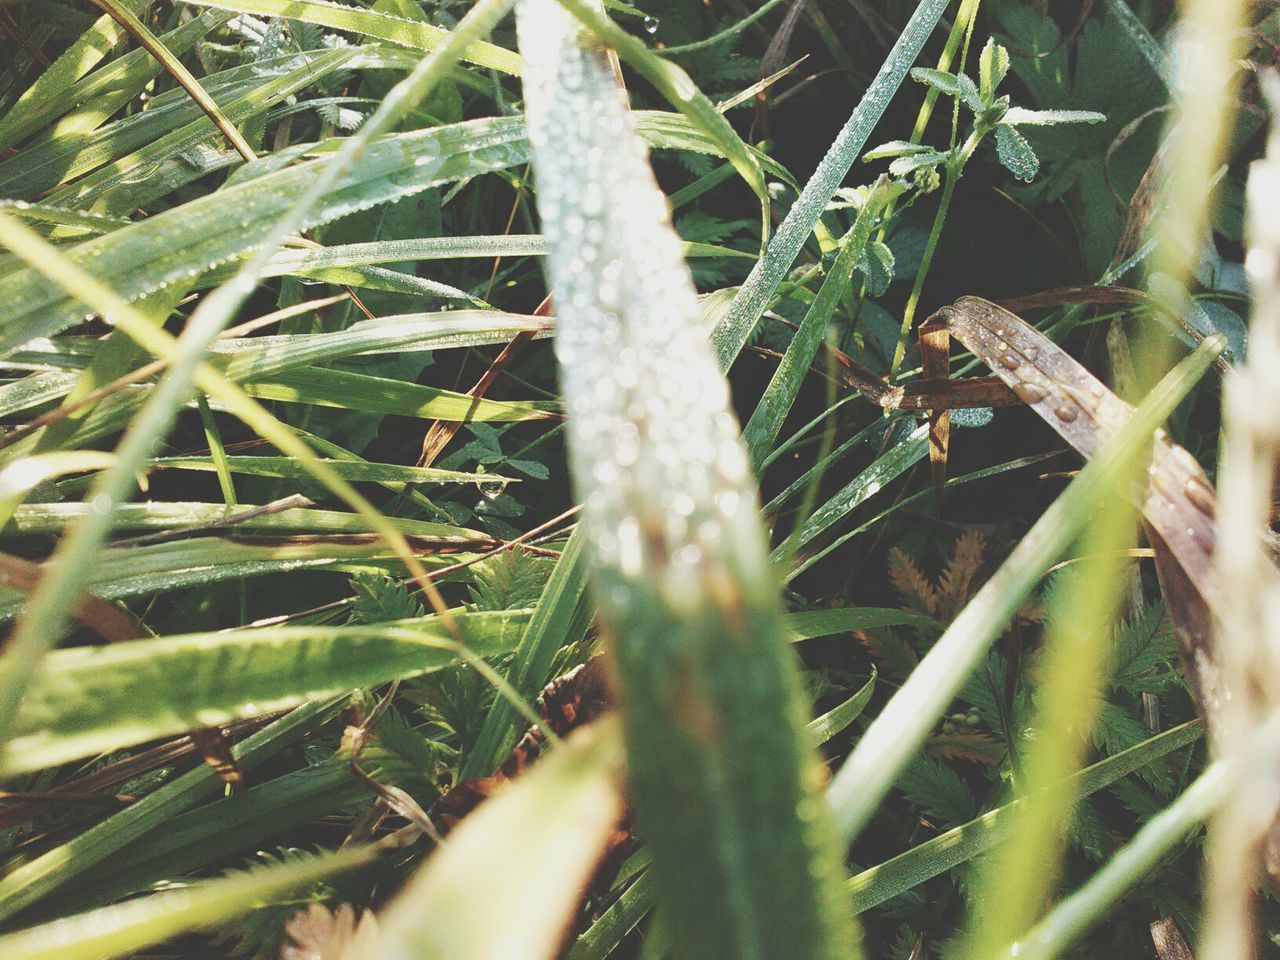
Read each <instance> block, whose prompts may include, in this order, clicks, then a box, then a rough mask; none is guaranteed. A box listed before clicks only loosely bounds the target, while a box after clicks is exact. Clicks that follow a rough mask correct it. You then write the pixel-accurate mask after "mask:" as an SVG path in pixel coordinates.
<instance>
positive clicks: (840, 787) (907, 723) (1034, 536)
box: [827, 338, 1223, 840]
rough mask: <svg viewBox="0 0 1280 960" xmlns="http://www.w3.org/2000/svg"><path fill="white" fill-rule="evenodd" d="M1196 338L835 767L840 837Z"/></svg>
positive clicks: (881, 789) (1073, 520)
mask: <svg viewBox="0 0 1280 960" xmlns="http://www.w3.org/2000/svg"><path fill="white" fill-rule="evenodd" d="M1222 346H1223V342H1222V341H1221V339H1220V338H1219V339H1218V340H1216V341H1214V342H1213V343H1210V342H1209V341H1206V345H1202V346H1201V348H1199V349H1197V350H1196V352H1195V353H1193V354H1192V355H1191V356H1190V357H1188V358H1187V359H1186V360H1184V361H1183V362H1182V363H1181V364H1179V365H1178V366H1177V367H1176V368H1175V369H1174V370H1173V371H1172V372H1171V373H1170V374H1169V375H1168V376H1167V377H1166V378H1165V379H1164V380H1162V381H1161V382H1160V384H1159V385H1158V387H1157V388H1156V389H1155V390H1153V391H1152V393H1151V394H1150V395H1149V396H1148V397H1147V398H1146V399H1145V400H1144V401H1143V403H1142V405H1141V406H1140V407H1139V408H1138V411H1137V412H1136V413H1135V414H1134V416H1133V418H1132V419H1130V420H1129V422H1128V423H1126V424H1125V425H1124V427H1123V428H1122V429H1121V431H1120V432H1119V434H1118V435H1117V436H1116V438H1115V440H1114V441H1113V442H1111V443H1108V444H1107V445H1106V446H1105V447H1104V449H1103V450H1102V451H1101V452H1100V453H1099V454H1098V455H1097V456H1096V457H1094V458H1093V459H1092V460H1090V461H1089V463H1088V464H1086V465H1085V467H1084V469H1083V470H1082V471H1081V472H1080V475H1079V476H1078V477H1076V479H1075V480H1074V481H1072V483H1071V485H1070V486H1069V487H1067V489H1066V490H1065V491H1064V492H1063V493H1062V494H1061V495H1060V496H1059V497H1058V499H1057V500H1055V501H1054V502H1053V504H1052V505H1051V506H1050V507H1049V509H1048V510H1046V511H1045V512H1044V514H1043V515H1042V516H1041V517H1040V519H1039V520H1037V521H1036V523H1035V525H1034V526H1032V528H1031V530H1030V531H1028V533H1027V535H1026V536H1025V537H1023V538H1022V540H1021V541H1020V542H1019V543H1018V546H1017V547H1015V548H1014V550H1013V552H1012V553H1011V554H1010V555H1009V557H1008V558H1007V559H1006V560H1005V562H1004V563H1003V564H1001V566H1000V569H999V570H997V571H996V573H995V574H993V575H992V577H991V579H990V580H988V581H987V583H986V584H985V585H984V586H983V587H982V589H981V590H979V591H978V593H977V594H976V595H975V596H974V598H973V599H972V600H971V601H970V602H969V603H968V605H966V606H965V608H964V610H962V611H961V612H960V615H959V616H958V617H956V619H955V621H954V622H953V623H952V624H951V626H950V627H948V628H947V630H946V632H945V633H943V635H942V637H940V638H939V640H938V642H937V643H936V644H935V645H934V646H933V648H932V649H930V651H929V653H928V654H927V655H926V656H925V657H924V659H922V660H921V661H920V663H919V665H918V666H917V667H916V669H915V670H913V671H912V673H911V676H910V677H909V678H908V679H907V681H906V683H904V684H903V685H902V687H901V688H900V689H899V691H898V692H897V694H895V695H894V697H893V699H892V700H890V701H889V703H888V704H886V706H885V708H884V710H882V711H881V713H880V715H879V716H878V717H877V718H876V720H875V722H873V723H872V724H871V726H870V727H869V728H868V729H867V732H866V733H865V734H864V735H863V737H862V739H861V740H859V741H858V745H857V746H856V747H855V748H854V751H853V753H852V755H850V757H849V759H848V760H846V761H845V763H844V765H843V766H842V767H841V768H840V769H839V770H838V771H837V772H836V775H835V777H834V779H833V780H832V783H831V787H830V788H829V790H828V792H827V796H828V799H829V801H830V803H831V805H832V807H833V809H834V810H835V814H836V820H837V824H838V826H839V828H840V830H841V833H842V834H843V836H844V837H845V838H846V839H850V840H851V839H852V838H853V837H854V836H855V835H856V834H857V833H858V831H859V830H860V829H861V828H862V827H863V826H864V825H865V824H866V822H867V820H868V819H869V817H870V816H871V814H872V813H873V812H874V811H875V809H876V807H877V806H878V805H879V803H880V802H881V800H883V798H884V796H885V794H886V793H887V792H888V790H889V788H890V786H892V784H893V781H894V778H895V777H896V776H897V774H898V771H899V770H900V769H901V766H902V764H903V763H905V762H906V760H907V759H908V758H909V757H910V756H911V754H912V752H913V751H914V750H915V749H916V746H917V744H918V743H919V742H920V740H921V739H922V738H923V737H924V735H925V734H926V733H927V732H928V731H929V729H930V728H931V727H932V726H933V724H934V723H935V722H936V720H937V718H938V717H939V716H940V715H941V713H942V711H943V710H945V709H946V707H947V705H948V704H949V703H950V702H951V700H952V699H953V698H954V697H955V695H956V693H957V692H958V691H959V689H960V687H961V686H962V685H963V684H964V682H965V679H966V678H967V677H968V676H969V674H970V673H971V672H972V670H973V667H974V666H975V665H976V664H977V662H978V660H979V658H980V657H981V656H982V655H983V654H984V653H985V651H986V650H987V647H988V646H989V645H990V644H991V642H992V641H993V640H995V638H996V637H997V636H999V634H1000V632H1001V631H1002V630H1003V629H1004V627H1005V625H1006V624H1007V623H1008V621H1009V618H1010V617H1011V616H1012V615H1013V614H1014V612H1015V611H1016V610H1017V608H1018V605H1019V604H1021V603H1022V601H1023V600H1024V599H1025V597H1026V595H1027V594H1028V592H1029V591H1030V590H1031V589H1032V587H1034V586H1035V584H1036V583H1037V582H1038V581H1039V579H1040V578H1041V577H1042V576H1043V575H1044V573H1045V572H1046V571H1047V570H1048V569H1049V567H1050V566H1051V565H1052V564H1053V563H1054V561H1056V560H1057V559H1058V557H1059V556H1060V555H1061V553H1062V551H1063V550H1065V549H1066V547H1067V545H1068V544H1069V543H1071V541H1072V540H1073V539H1074V538H1075V536H1076V535H1077V533H1078V532H1079V530H1080V529H1081V528H1082V527H1083V525H1084V523H1085V522H1086V520H1087V519H1088V518H1089V516H1090V515H1091V514H1092V512H1093V508H1094V506H1095V505H1096V504H1097V503H1098V502H1100V501H1101V500H1102V499H1103V498H1104V497H1106V496H1107V495H1108V494H1109V493H1110V492H1111V491H1112V489H1113V486H1112V485H1113V482H1114V480H1115V478H1116V477H1117V476H1120V475H1122V474H1123V472H1124V468H1126V467H1127V466H1129V465H1130V464H1131V463H1132V462H1133V461H1134V460H1135V459H1136V458H1137V457H1138V456H1140V455H1141V452H1142V451H1143V450H1145V449H1146V445H1147V443H1148V442H1149V440H1150V437H1151V435H1152V433H1153V432H1154V430H1155V429H1156V427H1158V426H1159V425H1160V424H1161V423H1162V422H1163V421H1164V420H1165V419H1166V418H1167V417H1168V415H1169V413H1170V412H1171V411H1172V410H1173V408H1174V407H1175V406H1176V405H1177V404H1178V402H1179V401H1181V399H1182V398H1183V397H1185V396H1186V394H1187V392H1188V391H1190V389H1191V388H1192V386H1194V384H1195V383H1196V381H1197V380H1198V379H1199V378H1200V376H1201V375H1202V374H1203V373H1204V371H1205V370H1206V369H1207V368H1208V366H1209V364H1211V363H1212V361H1213V358H1214V357H1215V356H1216V355H1217V354H1218V353H1219V352H1220V351H1221V349H1222Z"/></svg>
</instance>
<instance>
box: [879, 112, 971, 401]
mask: <svg viewBox="0 0 1280 960" xmlns="http://www.w3.org/2000/svg"><path fill="white" fill-rule="evenodd" d="M981 142H982V137H981V136H980V135H979V134H978V132H977V131H976V130H975V131H974V132H973V133H971V134H969V139H968V140H966V141H965V144H964V146H963V147H962V148H961V150H960V152H959V153H958V154H956V155H955V157H954V158H953V159H952V160H951V161H950V162H949V163H948V164H947V165H946V176H945V179H944V180H943V184H942V198H941V200H940V201H939V202H938V212H937V213H935V214H934V216H933V226H932V227H931V228H930V230H929V241H928V242H927V243H926V244H925V247H924V253H923V254H922V255H921V257H920V269H918V270H917V271H916V279H915V283H914V284H912V286H911V295H910V296H909V297H907V306H906V309H905V310H903V312H902V326H901V328H900V329H899V330H898V343H897V345H896V346H895V347H894V348H893V364H892V365H891V366H890V367H889V382H890V383H892V382H893V381H895V380H896V379H897V378H898V370H899V369H900V368H901V367H902V361H903V359H905V357H906V355H907V341H908V339H909V338H910V336H911V326H912V324H913V323H914V322H915V318H916V307H917V306H918V305H919V303H920V294H921V293H922V292H923V291H924V281H925V278H926V277H927V276H928V275H929V268H930V267H931V266H932V265H933V254H934V252H935V251H936V250H937V249H938V240H939V238H940V237H941V236H942V225H943V224H944V223H945V222H946V220H947V214H948V213H949V212H950V211H951V198H952V197H953V196H954V195H955V191H956V182H957V181H958V180H959V179H960V177H961V175H962V174H963V172H964V167H965V164H966V163H968V162H969V158H970V157H972V156H973V152H974V151H975V150H977V149H978V144H979V143H981Z"/></svg>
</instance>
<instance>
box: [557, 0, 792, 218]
mask: <svg viewBox="0 0 1280 960" xmlns="http://www.w3.org/2000/svg"><path fill="white" fill-rule="evenodd" d="M560 5H561V6H563V7H564V8H565V9H566V10H568V11H569V12H570V13H572V14H573V15H574V16H575V17H576V18H577V19H578V20H579V21H580V22H581V23H582V24H583V25H584V26H586V28H587V29H588V30H590V31H591V32H592V33H593V34H594V35H595V36H596V37H597V38H599V39H600V40H601V41H603V42H604V43H607V44H610V45H611V46H612V47H613V48H614V50H616V51H617V53H618V56H619V57H621V58H622V59H623V60H625V61H626V62H627V63H629V64H631V66H632V67H633V68H634V69H635V70H636V72H637V73H639V74H640V75H641V76H642V77H644V78H645V79H646V80H648V81H649V82H650V83H651V84H653V86H654V89H655V90H657V91H658V93H659V94H661V95H662V97H663V98H664V99H665V100H666V101H667V102H668V103H670V104H671V105H672V106H673V107H675V108H676V109H677V110H679V111H680V112H681V113H683V114H684V115H685V116H686V117H688V118H689V121H690V122H691V123H693V124H694V125H695V126H697V127H698V128H699V129H701V130H702V131H703V132H704V133H706V135H707V136H708V137H709V138H711V140H712V141H714V142H715V143H716V145H717V146H719V147H720V149H721V150H722V151H723V152H724V155H725V157H726V158H727V159H728V161H729V162H730V163H731V164H733V167H734V169H735V170H737V171H738V174H739V176H741V177H742V179H743V180H745V181H746V183H747V186H749V187H750V188H751V191H752V192H753V193H754V194H755V195H756V196H757V197H759V199H760V217H761V220H760V222H761V224H762V225H763V230H764V236H765V237H768V235H769V190H768V187H767V185H766V184H765V179H764V170H763V169H761V166H760V162H759V160H757V159H756V157H755V155H754V154H752V152H751V151H750V150H749V149H748V148H747V145H746V144H745V143H743V142H742V138H741V137H739V136H738V133H737V131H736V130H734V129H733V127H732V126H731V125H730V124H729V121H728V120H726V119H725V118H724V115H723V114H721V113H720V111H718V110H717V109H716V107H715V104H713V103H712V102H711V101H710V100H708V99H707V96H706V94H704V93H703V92H702V91H701V90H699V89H698V87H697V85H696V84H695V83H694V82H693V81H692V80H691V79H690V78H689V75H688V74H687V73H685V72H684V69H683V68H682V67H679V66H677V65H676V64H675V63H673V62H672V61H670V60H666V59H663V58H662V57H661V56H659V55H658V54H657V53H655V52H654V51H652V50H650V49H649V48H648V47H647V46H645V45H644V43H642V42H641V41H640V40H638V39H637V38H636V37H633V36H632V35H631V34H629V33H627V31H625V30H623V29H622V28H621V27H619V26H618V25H617V24H616V23H614V22H613V21H612V20H610V19H609V16H608V14H606V13H605V12H604V11H603V10H602V9H600V8H599V7H596V6H594V5H593V4H591V3H589V2H586V0H560Z"/></svg>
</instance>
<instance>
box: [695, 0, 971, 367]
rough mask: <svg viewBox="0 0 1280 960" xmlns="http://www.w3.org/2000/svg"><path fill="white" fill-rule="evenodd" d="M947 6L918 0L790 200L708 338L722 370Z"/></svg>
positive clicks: (944, 2)
mask: <svg viewBox="0 0 1280 960" xmlns="http://www.w3.org/2000/svg"><path fill="white" fill-rule="evenodd" d="M946 7H947V0H921V2H920V5H919V6H918V7H916V11H915V13H913V14H912V15H911V19H910V21H908V23H907V25H906V27H905V28H904V29H903V31H902V34H901V35H900V36H899V37H898V42H897V43H895V44H894V45H893V49H892V50H890V51H889V56H888V58H887V59H886V60H885V62H884V64H883V65H882V66H881V67H880V72H879V73H877V74H876V77H875V79H874V80H872V81H871V86H869V87H868V88H867V92H866V93H865V94H864V95H863V97H862V100H861V101H860V102H859V103H858V106H857V107H856V108H854V111H853V114H852V115H851V116H850V117H849V119H848V121H846V122H845V125H844V127H843V128H842V129H841V130H840V133H839V134H838V135H837V136H836V139H835V142H833V143H832V144H831V146H830V148H829V149H828V150H827V154H826V156H824V157H823V158H822V162H821V163H820V164H818V168H817V169H816V170H815V171H814V173H813V176H812V177H810V178H809V182H808V183H806V184H805V185H804V190H803V191H802V192H801V194H800V196H799V197H797V198H796V201H795V203H793V204H792V205H791V209H790V210H789V211H788V212H787V216H786V219H785V220H783V221H782V224H781V226H779V227H778V232H777V233H776V234H774V237H773V239H772V240H771V241H770V242H769V248H768V249H767V250H766V251H765V254H764V256H763V257H761V258H760V260H759V261H758V262H757V263H756V265H755V267H754V268H752V270H751V273H750V275H749V276H748V277H747V279H746V282H744V283H743V285H742V288H741V289H740V290H739V291H738V295H737V296H736V297H734V300H733V305H732V307H730V309H729V313H728V315H727V316H726V317H725V318H724V320H723V321H721V323H720V324H719V325H718V326H717V328H716V332H715V335H714V337H713V340H712V342H713V343H714V344H715V349H716V356H717V357H718V358H719V361H720V366H721V368H722V369H728V367H729V365H730V364H732V363H733V361H734V359H735V358H736V357H737V356H738V352H739V351H740V350H741V349H742V347H743V344H745V343H746V342H747V338H748V337H749V336H750V335H751V331H752V330H754V329H755V326H756V323H757V321H759V319H760V316H761V314H762V313H764V309H765V307H766V306H767V305H768V303H769V299H770V298H771V297H772V296H773V294H774V291H775V290H777V288H778V284H780V283H781V282H782V281H783V279H784V278H785V277H786V275H787V271H789V270H790V269H791V265H792V264H793V263H794V262H795V259H796V256H797V255H798V254H799V253H800V249H801V247H803V246H804V244H805V242H806V241H807V240H808V239H809V235H810V234H811V233H812V232H813V227H814V224H816V223H817V222H818V217H819V216H821V215H822V211H823V210H824V209H825V208H826V206H827V202H828V201H829V200H830V199H831V197H832V196H833V195H834V194H835V192H836V190H837V189H838V188H839V186H840V183H841V181H843V180H844V177H845V174H846V173H848V172H849V168H850V167H851V166H853V162H854V161H855V160H856V159H858V152H859V151H860V150H861V149H862V147H863V146H864V145H865V144H866V142H867V137H869V136H870V135H871V131H872V130H873V129H874V128H875V125H876V123H877V122H879V120H880V117H881V115H882V114H883V113H884V111H885V108H886V107H887V106H888V105H889V101H890V100H891V99H892V98H893V95H894V94H895V93H896V92H897V90H898V87H899V86H901V84H902V81H903V79H905V77H906V75H907V71H908V70H910V69H911V65H912V63H914V62H915V59H916V57H917V56H918V55H919V53H920V50H921V48H922V47H923V46H924V42H925V40H927V39H928V38H929V34H931V33H932V32H933V28H934V25H935V24H937V22H938V18H939V17H941V16H942V11H943V10H945V9H946Z"/></svg>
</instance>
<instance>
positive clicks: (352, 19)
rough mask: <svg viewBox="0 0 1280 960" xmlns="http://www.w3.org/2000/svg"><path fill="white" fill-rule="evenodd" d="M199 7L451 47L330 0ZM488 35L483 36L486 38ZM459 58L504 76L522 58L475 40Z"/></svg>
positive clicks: (235, 1) (251, 0) (435, 35)
mask: <svg viewBox="0 0 1280 960" xmlns="http://www.w3.org/2000/svg"><path fill="white" fill-rule="evenodd" d="M185 2H187V3H190V4H192V5H195V6H202V7H216V8H218V9H220V10H234V11H236V12H237V13H249V14H254V15H255V16H262V17H289V18H291V19H294V20H301V21H302V22H304V23H315V24H319V25H320V26H322V27H329V28H331V29H333V30H344V31H348V32H350V33H358V34H361V35H363V36H366V37H374V38H375V39H378V40H387V41H389V42H391V43H396V44H400V45H401V46H404V47H409V48H410V49H413V50H422V51H424V52H426V51H437V50H440V49H441V48H442V47H443V46H445V45H446V44H448V42H449V38H450V37H452V36H453V33H451V32H450V31H447V30H444V29H442V28H440V27H437V26H433V25H431V24H429V23H423V22H422V21H421V20H409V19H406V18H404V17H397V16H394V15H391V14H388V13H380V12H378V11H375V10H366V9H364V8H363V7H352V6H347V5H345V4H341V3H330V2H328V0H185ZM486 33H488V31H487V30H486V31H484V32H483V33H481V34H479V35H480V36H484V35H485V34H486ZM458 57H459V58H461V59H463V60H467V61H469V62H471V63H474V64H476V65H477V66H481V67H492V68H493V69H494V70H500V71H501V72H502V73H507V74H511V75H513V76H514V75H515V74H517V73H519V72H520V58H519V57H518V56H517V55H516V54H515V53H513V52H511V51H510V50H506V49H504V48H502V47H498V46H495V45H493V44H492V43H485V42H484V41H482V40H478V39H473V40H471V41H470V42H468V43H467V44H466V46H465V48H464V49H463V50H462V51H461V52H460V53H459V54H458Z"/></svg>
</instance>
